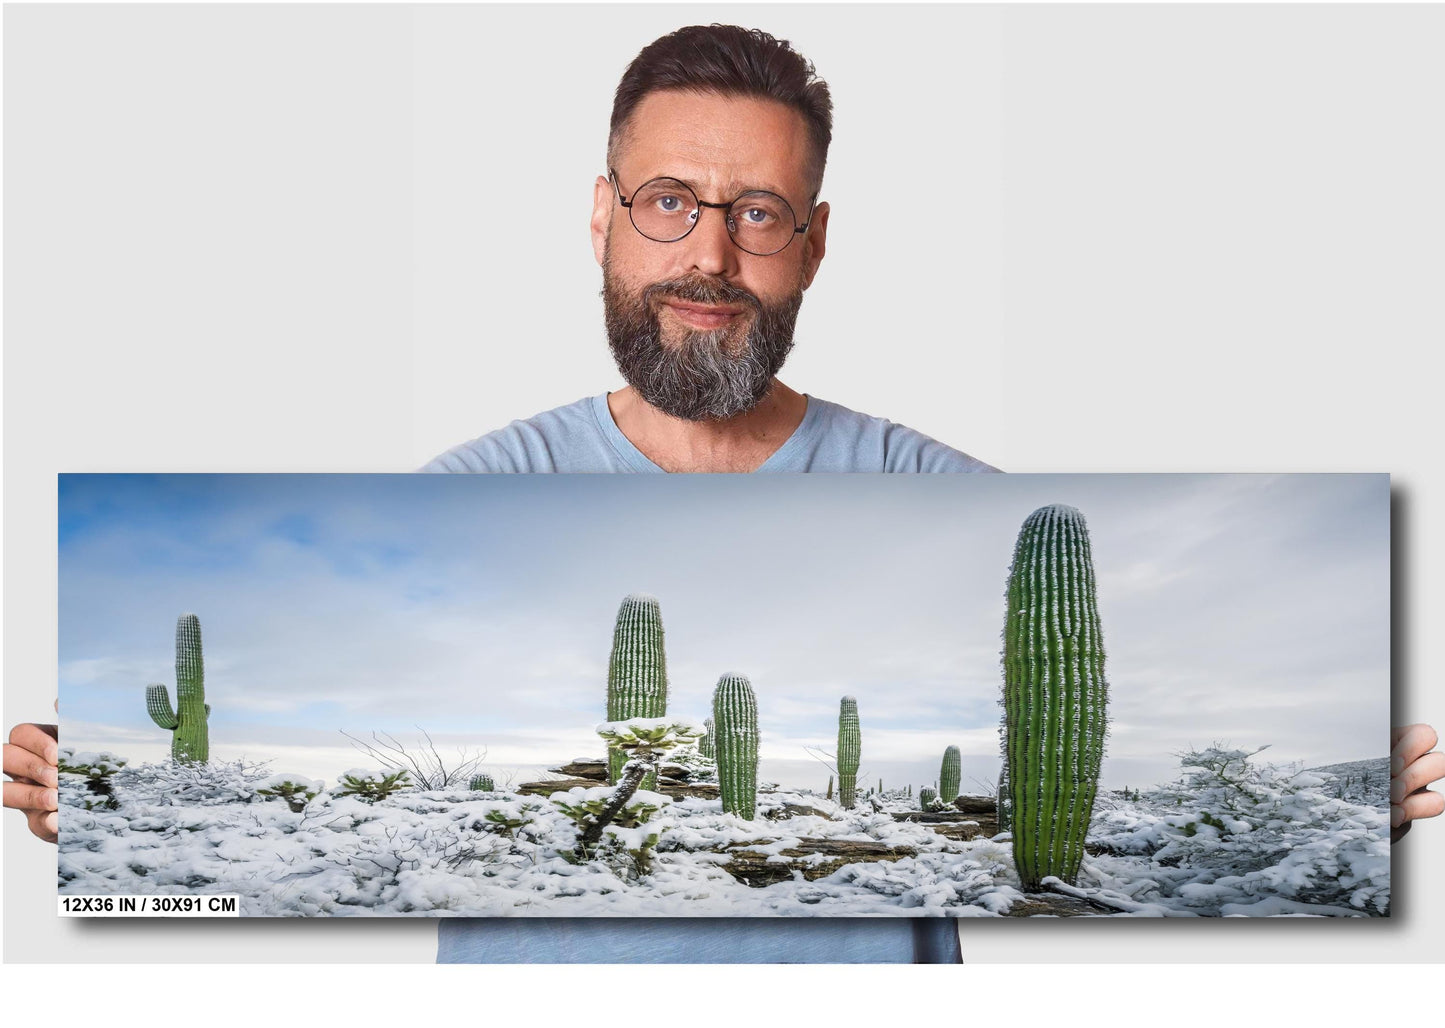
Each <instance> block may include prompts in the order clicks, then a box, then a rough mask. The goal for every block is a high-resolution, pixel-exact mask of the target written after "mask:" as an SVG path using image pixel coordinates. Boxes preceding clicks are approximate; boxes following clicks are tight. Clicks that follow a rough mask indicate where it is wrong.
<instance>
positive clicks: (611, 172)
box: [607, 168, 818, 257]
mask: <svg viewBox="0 0 1445 1028" xmlns="http://www.w3.org/2000/svg"><path fill="white" fill-rule="evenodd" d="M607 178H608V181H610V182H611V183H612V190H613V192H615V193H616V194H617V202H618V203H620V204H621V205H622V206H623V207H625V208H627V220H628V221H631V222H632V227H633V229H635V230H636V232H637V234H638V235H640V236H641V237H642V238H643V239H652V241H653V242H654V243H678V242H681V241H682V240H684V239H686V238H687V237H688V236H689V235H691V234H692V230H693V229H695V228H697V223H698V222H699V221H701V220H702V217H701V216H699V217H698V218H697V219H695V220H694V221H693V223H692V224H691V225H689V226H688V227H687V231H686V232H684V233H683V234H682V235H680V236H678V237H677V238H676V239H653V237H652V236H650V235H648V234H647V233H646V232H644V231H642V229H640V228H638V227H637V222H636V221H633V218H632V201H631V200H629V199H627V198H626V197H624V196H623V195H622V183H621V182H619V181H618V180H617V169H616V168H608V169H607ZM663 179H666V180H667V181H669V182H676V183H677V184H678V185H680V186H682V187H683V188H684V189H686V190H687V191H688V192H689V193H691V194H692V198H693V199H694V200H696V201H697V205H698V207H699V208H701V207H711V208H713V209H714V210H723V211H726V210H731V209H732V206H733V204H735V203H737V202H738V201H739V200H741V199H742V198H743V197H745V196H747V195H748V194H749V193H767V192H768V190H766V189H748V190H745V191H744V192H742V193H739V194H738V195H737V196H736V197H734V198H733V200H732V201H731V202H730V203H709V202H708V201H706V200H704V199H702V198H701V197H699V196H698V195H697V190H695V189H693V188H692V186H690V185H688V184H687V183H686V182H684V181H683V180H682V179H680V178H673V177H672V176H671V175H659V176H657V177H656V178H650V179H648V180H647V181H646V182H644V183H642V185H640V186H638V187H637V191H636V192H634V193H633V194H632V195H633V197H634V198H635V197H636V196H637V193H638V192H641V191H642V190H643V189H646V188H647V187H648V186H649V185H651V184H652V183H654V182H660V181H662V180H663ZM769 195H771V196H778V194H777V193H770V194H769ZM778 199H779V200H782V201H783V203H785V204H787V206H788V212H789V213H790V214H792V215H793V234H792V235H791V236H789V237H788V241H787V242H786V243H784V244H783V245H782V246H780V247H778V248H777V249H776V250H770V251H768V252H767V253H758V252H757V251H756V250H749V249H748V248H747V247H746V246H744V245H743V244H742V243H739V242H738V236H737V233H736V232H734V231H733V229H732V227H731V224H729V227H728V238H729V239H731V240H732V242H733V245H734V246H736V247H737V248H738V249H739V250H741V251H742V252H743V253H750V254H752V255H753V256H754V257H771V256H773V255H774V254H779V253H782V252H783V251H784V250H786V249H787V248H788V247H789V246H791V245H792V242H793V238H794V237H795V236H800V235H802V234H803V233H804V232H806V231H808V226H809V225H811V224H812V223H813V209H814V207H816V206H817V204H818V194H817V193H814V194H813V198H812V199H811V200H809V201H808V220H807V221H805V222H803V223H802V224H801V225H799V224H798V215H797V213H796V212H795V211H794V210H793V205H792V204H790V203H788V200H787V198H786V197H782V196H778ZM728 220H729V223H730V222H731V219H728Z"/></svg>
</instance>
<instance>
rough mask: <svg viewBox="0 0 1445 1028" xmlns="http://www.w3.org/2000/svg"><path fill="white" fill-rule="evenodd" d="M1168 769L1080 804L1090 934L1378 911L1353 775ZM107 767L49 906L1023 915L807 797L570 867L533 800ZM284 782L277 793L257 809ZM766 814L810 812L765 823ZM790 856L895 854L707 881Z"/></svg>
mask: <svg viewBox="0 0 1445 1028" xmlns="http://www.w3.org/2000/svg"><path fill="white" fill-rule="evenodd" d="M1189 756H1190V757H1195V758H1197V762H1196V764H1194V765H1190V764H1189V757H1186V758H1185V764H1184V768H1183V772H1184V773H1183V777H1182V778H1181V780H1180V781H1179V782H1177V783H1174V784H1173V785H1171V786H1167V787H1164V788H1160V789H1156V790H1154V791H1153V792H1150V793H1145V794H1144V795H1143V796H1141V797H1140V798H1139V799H1137V800H1135V799H1132V798H1131V799H1124V798H1121V797H1118V796H1101V797H1100V798H1099V800H1098V802H1097V804H1096V807H1095V815H1094V819H1093V822H1092V824H1091V827H1090V832H1089V837H1088V844H1089V850H1090V855H1089V856H1087V857H1086V858H1085V860H1084V865H1083V869H1082V871H1081V872H1080V875H1079V878H1078V881H1077V883H1076V888H1075V889H1074V890H1072V891H1073V892H1075V893H1078V894H1080V895H1087V896H1089V897H1091V898H1093V899H1094V900H1096V901H1098V902H1102V903H1105V904H1107V905H1108V906H1109V907H1110V908H1111V909H1113V910H1114V911H1116V912H1115V913H1113V914H1112V915H1110V914H1109V913H1108V910H1106V909H1102V908H1101V909H1100V914H1101V915H1105V916H1122V917H1130V916H1176V917H1177V916H1185V917H1192V916H1234V915H1268V916H1281V915H1286V916H1288V915H1295V916H1297V915H1322V916H1380V915H1383V914H1387V913H1388V911H1389V899H1390V846H1389V818H1388V800H1387V797H1386V794H1385V792H1384V791H1383V788H1375V787H1374V785H1375V784H1376V783H1373V782H1371V780H1370V777H1369V776H1368V775H1366V776H1364V778H1363V781H1364V782H1365V785H1366V791H1367V792H1368V795H1360V796H1355V797H1354V798H1345V797H1342V796H1341V795H1339V793H1341V792H1342V789H1341V784H1342V779H1340V778H1337V777H1335V776H1333V775H1331V774H1329V773H1327V772H1321V771H1314V772H1300V771H1298V770H1297V769H1293V768H1275V767H1273V766H1270V765H1265V766H1258V765H1256V764H1254V763H1253V762H1252V761H1251V759H1250V758H1251V757H1252V756H1253V754H1251V753H1246V752H1245V751H1240V750H1221V749H1211V750H1206V751H1201V753H1199V754H1191V755H1189ZM107 758H108V759H111V760H112V769H111V770H110V771H108V772H107V773H106V774H105V775H103V776H102V775H92V776H90V777H87V776H86V775H85V774H83V773H66V774H62V776H61V790H60V793H61V810H62V816H61V834H60V852H59V871H60V891H61V892H62V893H63V894H64V893H72V894H87V895H88V894H146V893H159V894H186V895H190V894H197V893H235V894H239V895H240V896H241V912H242V913H243V914H244V915H249V916H311V915H411V916H417V915H439V916H589V915H596V916H643V915H662V916H689V917H698V916H734V917H737V916H765V915H786V916H807V917H818V916H845V915H846V916H873V915H902V916H954V917H993V916H1000V915H1007V914H1008V913H1009V912H1010V908H1011V907H1013V906H1014V905H1015V904H1016V903H1018V902H1019V901H1020V900H1022V899H1024V893H1023V892H1021V891H1020V889H1019V882H1018V878H1017V876H1016V874H1015V872H1014V866H1013V857H1012V842H1011V839H1010V837H1009V836H1008V835H1006V834H1004V835H999V836H996V837H994V838H992V839H974V840H973V841H969V842H962V841H957V840H952V839H948V838H945V837H944V836H942V835H939V834H937V833H935V832H934V831H932V830H931V829H929V828H927V827H925V826H924V825H922V824H918V823H912V822H900V821H896V820H895V819H894V818H893V817H892V816H891V814H890V813H889V812H888V811H887V810H885V812H883V813H874V812H873V811H872V810H870V809H867V808H866V805H864V807H865V809H863V810H859V809H854V810H851V811H844V810H842V809H841V808H839V807H838V806H837V804H835V803H832V802H831V801H828V800H825V799H823V798H822V797H820V796H817V795H815V794H812V793H809V792H790V791H786V790H779V791H777V792H772V793H767V794H765V795H763V796H760V797H759V817H758V820H756V821H744V820H742V819H741V818H738V817H737V816H735V815H731V814H724V813H723V812H722V810H721V804H720V802H719V801H717V800H702V799H684V800H679V801H676V802H671V803H668V802H664V801H665V797H660V796H654V795H651V794H648V796H647V797H646V798H648V799H650V800H652V801H653V802H654V804H655V805H657V806H659V807H660V809H658V810H657V812H656V813H654V814H652V816H651V818H650V819H649V820H648V821H647V822H646V823H645V824H640V825H635V826H633V827H621V828H609V829H608V840H609V841H608V842H607V843H606V844H605V847H604V850H603V852H601V853H600V854H599V855H598V856H597V857H595V858H594V859H592V860H589V861H586V862H581V863H578V862H574V860H575V858H572V859H569V858H570V857H571V856H572V850H573V848H574V846H575V843H576V840H577V834H578V828H577V825H576V823H575V822H574V821H573V820H572V818H571V817H569V816H568V815H567V814H566V813H565V812H564V810H563V808H562V807H561V806H560V805H559V804H558V803H555V802H553V801H552V800H551V799H549V798H544V797H537V796H521V795H518V794H515V793H509V792H505V791H493V792H471V791H431V792H423V791H415V790H403V791H398V792H394V793H392V794H391V795H389V796H386V797H384V798H381V799H377V800H376V801H375V802H367V801H366V800H365V799H363V798H358V797H357V796H355V795H340V794H338V792H337V790H336V789H335V788H333V789H332V790H330V791H326V790H325V789H324V788H323V783H320V782H310V781H307V780H305V779H299V778H297V776H284V775H274V774H271V772H270V771H269V770H268V769H265V768H258V767H256V766H247V765H241V764H212V765H209V766H207V767H203V768H195V767H188V766H185V765H175V764H143V765H139V766H126V767H121V768H120V769H119V770H114V769H113V766H114V760H113V758H111V757H110V755H103V754H88V755H87V754H75V755H72V756H70V757H69V759H68V762H67V765H68V766H86V765H89V766H96V764H97V762H99V761H102V760H103V759H107ZM1370 766H1371V767H1373V766H1374V765H1373V763H1371V764H1370ZM288 778H289V779H291V780H292V781H295V782H296V783H297V788H293V789H287V788H285V787H282V788H280V789H279V790H278V788H277V786H278V784H279V781H280V780H282V779H288ZM97 779H101V780H103V781H104V782H105V783H107V785H106V786H101V787H98V786H96V785H93V784H92V783H93V782H95V781H96V780H97ZM1384 781H1385V783H1386V784H1387V783H1388V775H1386V776H1385V778H1384ZM106 788H108V789H109V795H107V794H106V792H105V791H104V790H105V789H106ZM1344 791H1348V792H1350V793H1351V795H1353V793H1354V790H1353V789H1350V790H1344ZM307 793H314V795H313V796H310V797H308V796H307ZM578 793H580V790H578V792H577V793H574V794H572V795H571V799H572V800H574V801H575V800H576V799H577V798H578ZM268 794H269V795H268ZM556 799H558V800H568V799H569V796H568V794H559V795H558V796H557V797H556ZM785 803H788V804H794V805H798V806H806V807H811V808H813V809H815V810H817V811H820V813H819V814H816V815H814V814H809V815H804V816H794V817H788V818H784V819H781V820H776V821H773V820H768V819H766V817H765V816H764V815H765V814H766V813H767V812H768V811H770V810H772V811H774V812H776V810H777V808H778V807H780V806H781V805H782V804H785ZM885 806H886V807H887V808H889V809H890V810H903V809H905V806H904V802H903V801H902V800H891V801H889V802H888V803H887V804H885ZM293 808H294V809H293ZM804 838H809V839H827V840H833V841H860V842H864V841H866V842H873V843H883V844H885V845H887V846H890V847H904V846H906V847H910V848H912V849H913V850H915V851H916V855H915V856H912V857H904V858H901V859H898V860H893V861H887V862H860V863H852V864H847V865H845V866H843V867H841V868H839V869H838V870H836V871H834V872H833V873H832V874H830V875H828V876H827V877H824V878H820V879H818V880H816V881H811V882H810V881H806V880H804V879H803V877H802V875H801V873H800V872H795V873H794V874H793V880H791V881H783V882H780V883H778V884H774V885H770V886H767V887H765V888H754V887H749V886H747V885H744V884H743V883H741V882H739V881H738V880H736V879H735V878H733V877H732V875H730V874H728V872H727V871H725V870H724V869H723V867H722V866H721V865H723V864H725V863H726V862H727V860H728V854H727V852H726V851H727V850H728V848H729V847H737V846H739V845H746V846H747V848H749V849H751V850H754V851H760V852H766V853H769V854H772V855H773V857H772V859H773V860H776V861H783V860H786V859H787V858H785V857H783V856H782V855H781V851H783V850H786V849H790V848H793V847H797V846H798V845H799V842H800V840H801V839H804ZM649 842H650V843H651V848H650V851H649V850H647V848H646V847H647V845H648V844H649ZM639 858H640V859H639ZM816 859H817V861H818V862H823V861H824V860H826V859H828V858H826V857H824V856H822V855H817V857H816ZM1059 891H1064V892H1069V891H1071V890H1070V889H1069V887H1066V886H1062V887H1061V888H1060V890H1059Z"/></svg>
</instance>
